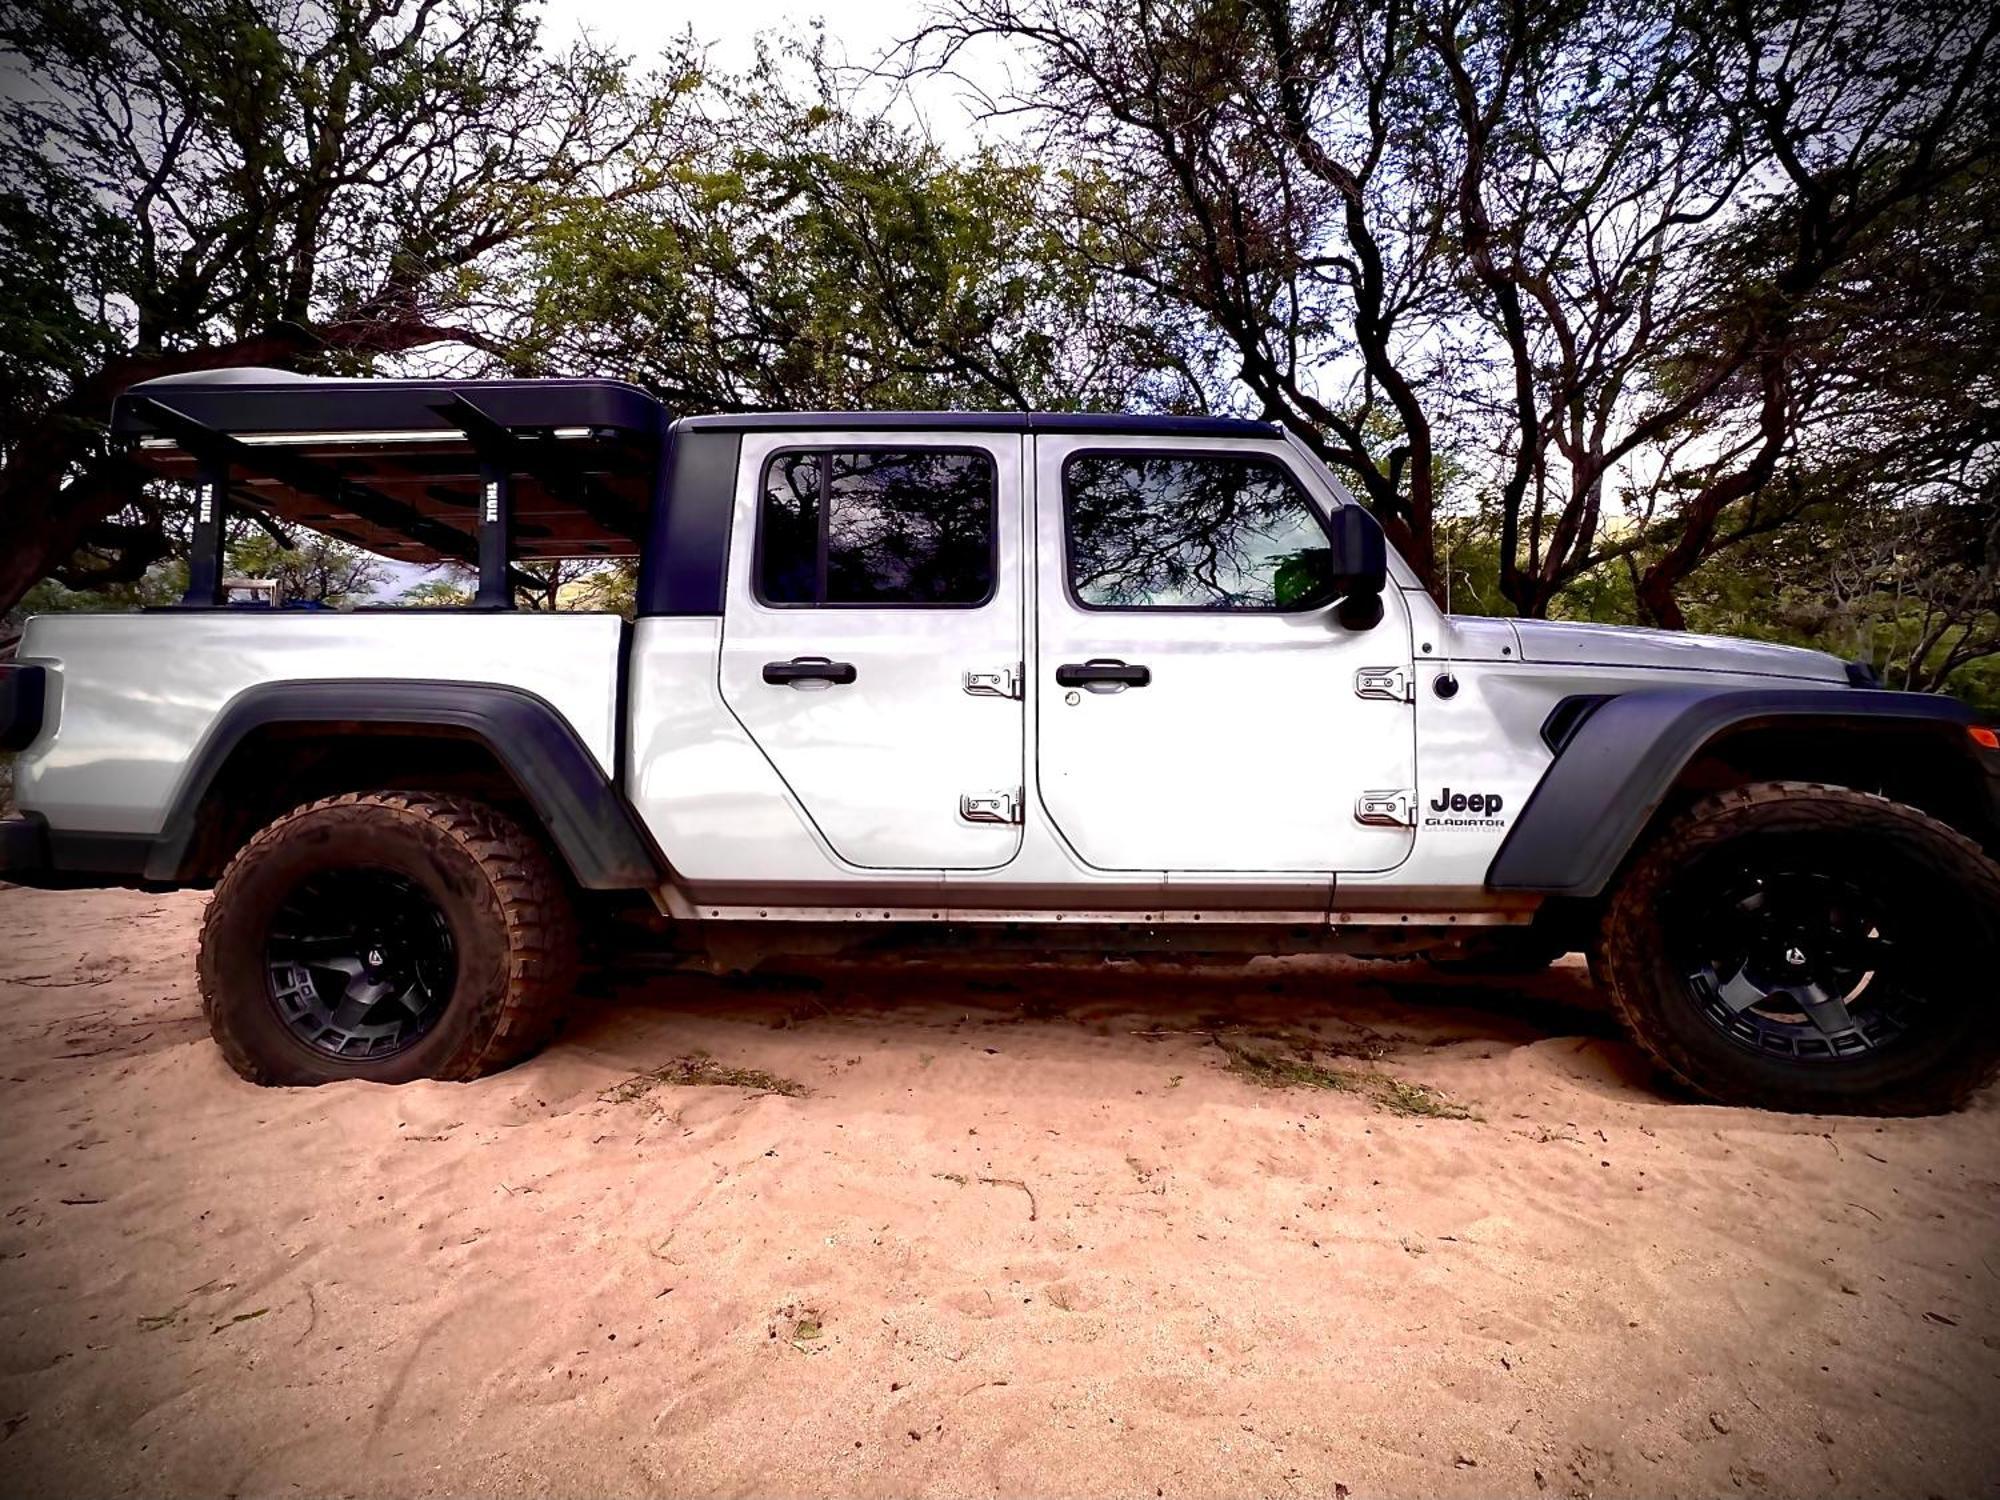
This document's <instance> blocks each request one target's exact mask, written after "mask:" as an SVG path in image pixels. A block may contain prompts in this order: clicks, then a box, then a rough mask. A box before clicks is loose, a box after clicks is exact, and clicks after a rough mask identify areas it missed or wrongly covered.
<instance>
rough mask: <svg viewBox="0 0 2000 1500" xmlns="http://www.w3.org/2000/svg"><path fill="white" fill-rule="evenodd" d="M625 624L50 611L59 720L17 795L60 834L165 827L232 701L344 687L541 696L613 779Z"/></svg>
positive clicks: (588, 619)
mask: <svg viewBox="0 0 2000 1500" xmlns="http://www.w3.org/2000/svg"><path fill="white" fill-rule="evenodd" d="M621 627H622V622H621V621H620V620H619V619H618V617H617V616H615V615H585V614H573V615H572V614H562V615H536V614H497V613H496V614H469V613H457V612H449V611H435V612H433V611H422V610H402V611H386V610H385V611H382V612H379V613H377V612H361V613H353V614H347V613H337V612H333V611H327V612H312V611H303V610H301V611H297V612H285V611H274V612H270V613H261V612H258V613H253V612H250V611H229V610H215V611H190V612H188V613H185V614H179V613H172V612H159V613H149V614H131V615H45V616H42V617H40V618H38V619H35V620H33V621H31V622H30V623H29V626H28V631H27V634H26V636H25V638H24V639H23V641H22V643H21V651H20V659H21V660H22V661H23V662H34V663H38V664H41V665H43V666H46V667H48V668H49V669H50V671H49V678H50V682H51V684H52V686H51V690H50V696H51V702H50V705H49V722H48V724H47V725H46V726H45V727H44V729H43V731H42V733H41V735H40V736H39V738H38V739H37V740H36V741H35V743H34V744H33V745H32V746H30V747H29V748H28V749H27V750H26V751H24V752H23V753H22V755H21V757H20V758H19V760H18V761H17V762H16V763H15V798H16V800H17V802H18V803H19V804H20V806H21V808H22V809H23V810H24V811H27V812H31V813H37V814H40V815H41V816H42V817H44V818H46V819H47V820H48V821H49V823H50V825H51V826H53V827H55V828H59V829H65V830H74V831H87V832H96V833H120V834H154V833H158V832H159V831H160V830H161V829H162V828H163V827H164V826H165V823H166V819H167V815H168V811H169V809H170V808H171V807H172V805H173V802H174V799H175V796H176V794H177V792H178V789H179V785H180V782H181V779H182V777H183V776H184V775H185V774H186V772H187V770H188V767H189V766H190V765H191V764H192V763H193V761H194V759H195V752H196V749H197V747H199V745H200V744H201V742H202V741H203V739H204V738H205V737H206V736H207V734H208V733H209V731H210V730H211V729H212V727H213V726H214V724H215V722H216V720H217V718H218V716H219V715H220V714H221V712H222V710H223V708H224V707H225V706H226V705H227V704H228V703H229V702H230V700H231V699H233V698H234V697H235V696H236V695H237V694H239V693H241V692H243V691H245V690H246V689H249V688H252V687H260V686H263V685H265V684H268V683H275V682H286V681H299V680H320V681H325V680H332V679H340V678H397V679H426V678H428V679H433V680H443V681H451V682H465V683H493V684H496V685H499V686H503V687H511V688H518V689H521V690H523V691H525V692H529V693H533V694H534V695H536V696H537V697H539V698H543V699H545V700H547V702H548V703H549V704H551V705H552V706H553V707H554V708H555V709H556V710H557V711H558V712H559V713H561V714H562V716H563V717H564V718H565V719H566V720H567V721H568V722H569V724H570V725H571V726H572V727H573V728H574V729H575V730H576V733H577V735H578V737H579V738H580V739H581V740H582V741H583V743H584V744H585V746H586V747H588V749H589V751H590V753H591V755H592V756H593V757H594V758H595V759H596V760H597V762H598V764H599V765H600V766H601V767H602V768H603V770H604V772H605V774H606V775H607V776H615V775H616V770H617V712H618V673H619V643H620V632H621Z"/></svg>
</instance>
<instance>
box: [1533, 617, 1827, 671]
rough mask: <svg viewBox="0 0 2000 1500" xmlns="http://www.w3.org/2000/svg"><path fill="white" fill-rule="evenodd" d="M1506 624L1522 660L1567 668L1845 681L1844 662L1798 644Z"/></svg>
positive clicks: (1546, 623)
mask: <svg viewBox="0 0 2000 1500" xmlns="http://www.w3.org/2000/svg"><path fill="white" fill-rule="evenodd" d="M1507 623H1508V624H1509V625H1511V626H1512V627H1513V628H1514V633H1515V635H1516V636H1517V637H1519V639H1520V642H1521V660H1523V661H1532V662H1548V663H1554V664H1560V665H1566V666H1604V667H1671V668H1674V669H1676V670H1679V671H1684V672H1744V673H1753V674H1755V675H1758V676H1763V677H1791V678H1803V679H1805V680H1807V681H1811V682H1838V683H1846V682H1847V680H1848V677H1847V663H1846V662H1844V661H1842V660H1841V659H1840V658H1839V657H1837V656H1829V655H1828V654H1827V653H1826V652H1824V651H1808V650H1806V649H1805V648H1804V647H1802V646H1778V645H1773V644H1772V643H1771V642H1769V641H1745V640H1739V639H1737V638H1736V637H1735V636H1728V635H1689V634H1687V633H1686V632H1685V631H1679V630H1646V629H1642V628H1640V627H1638V626H1626V625H1583V624H1572V623H1570V622H1568V621H1558V620H1509V621H1508V622H1507Z"/></svg>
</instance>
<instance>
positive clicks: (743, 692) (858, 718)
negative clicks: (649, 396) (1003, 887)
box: [721, 431, 1023, 870]
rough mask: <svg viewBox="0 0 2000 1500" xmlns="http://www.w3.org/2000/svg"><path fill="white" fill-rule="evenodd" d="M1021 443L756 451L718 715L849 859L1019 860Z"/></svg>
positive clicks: (799, 439) (818, 442) (747, 474)
mask: <svg viewBox="0 0 2000 1500" xmlns="http://www.w3.org/2000/svg"><path fill="white" fill-rule="evenodd" d="M1022 443H1023V439H1022V438H1021V437H1020V436H1019V435H1018V434H991V435H982V434H977V433H972V434H968V433H961V432H951V433H948V434H938V435H934V436H933V435H925V434H921V433H901V432H897V433H884V432H880V431H877V432H857V433H845V434H843V433H832V432H829V433H809V434H804V435H801V434H797V433H794V434H789V435H784V436H780V435H777V434H772V435H769V436H763V435H759V434H752V435H751V437H750V438H749V439H747V440H746V441H745V443H744V462H743V466H742V469H741V470H740V473H741V475H742V476H743V477H742V479H741V480H740V481H739V489H738V494H737V503H736V514H735V519H734V524H733V529H732V532H731V539H730V540H731V544H730V564H729V601H728V613H727V616H726V618H725V622H724V625H723V634H722V661H721V674H722V676H721V687H722V697H723V701H724V702H725V703H727V704H728V706H729V709H730V712H732V713H733V714H734V715H735V716H736V718H737V720H738V721H739V722H740V723H741V724H742V725H743V727H744V729H745V730H746V731H747V732H748V733H749V735H750V737H751V738H752V739H753V740H755V741H756V743H757V746H758V748H759V749H761V750H762V751H763V753H764V755H765V756H766V757H767V758H768V759H769V760H770V762H771V765H772V766H773V767H774V768H775V769H776V771H777V772H778V774H779V776H780V777H782V778H783V780H784V782H785V784H786V786H787V787H788V788H789V789H790V791H791V793H792V795H793V797H795V798H796V799H797V802H798V804H799V807H800V809H801V811H802V812H803V814H804V815H805V816H806V817H807V818H809V819H810V821H811V822H812V824H813V826H814V827H816V828H817V829H818V830H819V833H820V836H821V837H822V838H823V839H825V841H826V843H827V844H828V846H829V847H830V848H831V849H832V850H833V852H834V854H836V855H837V856H838V857H839V858H841V859H843V860H845V861H847V862H848V863H849V864H851V865H856V866H859V867H862V868H867V869H911V870H923V869H930V870H977V869H989V868H993V867H995V866H998V865H1003V864H1005V863H1007V861H1009V860H1010V859H1012V858H1013V857H1014V854H1015V852H1016V851H1017V850H1018V849H1019V847H1020V841H1021V829H1020V826H1019V819H1020V816H1021V809H1020V793H1021V767H1022V754H1023V726H1022V708H1021V687H1020V680H1019V678H1020V667H1021V656H1022V650H1021V647H1022V618H1021V588H1022V575H1021V562H1020V550H1021V549H1020V543H1019V538H1020V534H1021V451H1022Z"/></svg>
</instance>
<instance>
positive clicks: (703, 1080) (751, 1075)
mask: <svg viewBox="0 0 2000 1500" xmlns="http://www.w3.org/2000/svg"><path fill="white" fill-rule="evenodd" d="M662 1084H668V1085H671V1086H672V1087H675V1088H690V1087H709V1088H731V1089H750V1090H751V1091H753V1092H755V1093H759V1094H783V1095H784V1096H785V1097H786V1098H787V1099H798V1098H802V1097H803V1096H804V1095H806V1094H808V1093H810V1092H811V1090H809V1089H808V1088H807V1087H806V1086H805V1085H804V1084H802V1083H798V1082H795V1081H794V1080H792V1079H790V1078H780V1077H778V1075H777V1074H775V1073H766V1072H765V1071H764V1070H763V1069H762V1068H732V1067H730V1066H728V1065H727V1064H726V1063H719V1062H717V1061H716V1060H715V1059H714V1058H712V1057H710V1056H709V1055H708V1054H707V1053H706V1052H692V1053H689V1054H688V1055H687V1056H686V1057H677V1058H675V1059H674V1060H673V1061H672V1062H669V1063H664V1064H662V1065H661V1066H659V1067H657V1068H651V1069H648V1070H647V1071H646V1072H644V1073H641V1074H639V1075H638V1076H637V1077H634V1078H628V1079H626V1080H625V1081H624V1082H623V1083H621V1084H617V1085H616V1086H614V1087H612V1088H608V1089H606V1090H605V1091H604V1092H603V1093H601V1094H599V1095H598V1096H597V1097H598V1098H599V1099H600V1100H602V1101H603V1102H604V1103H606V1104H630V1103H632V1102H633V1101H634V1100H637V1099H643V1098H645V1097H646V1095H648V1094H650V1093H651V1092H652V1091H653V1090H654V1089H656V1088H658V1087H660V1085H662Z"/></svg>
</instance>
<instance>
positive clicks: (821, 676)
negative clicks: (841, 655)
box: [764, 656, 854, 687]
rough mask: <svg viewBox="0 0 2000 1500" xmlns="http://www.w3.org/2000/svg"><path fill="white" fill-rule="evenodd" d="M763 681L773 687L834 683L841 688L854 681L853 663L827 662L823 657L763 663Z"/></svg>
mask: <svg viewBox="0 0 2000 1500" xmlns="http://www.w3.org/2000/svg"><path fill="white" fill-rule="evenodd" d="M764 680H765V681H766V682H768V683H770V684H772V685H773V686H775V687H783V686H784V685H785V684H786V683H788V682H835V683H840V684H842V685H843V686H844V685H845V684H847V683H850V682H852V681H854V663H853V662H851V661H828V660H827V659H826V658H825V657H824V656H795V657H793V658H792V659H791V660H790V661H767V662H765V663H764Z"/></svg>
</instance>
